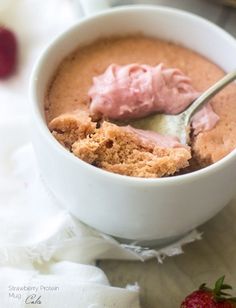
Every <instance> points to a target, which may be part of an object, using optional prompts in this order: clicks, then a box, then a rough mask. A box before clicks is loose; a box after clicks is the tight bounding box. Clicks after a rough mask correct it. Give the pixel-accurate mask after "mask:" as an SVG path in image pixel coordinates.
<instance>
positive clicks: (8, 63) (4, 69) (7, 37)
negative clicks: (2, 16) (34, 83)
mask: <svg viewBox="0 0 236 308" xmlns="http://www.w3.org/2000/svg"><path fill="white" fill-rule="evenodd" d="M16 62H17V41H16V37H15V35H14V33H13V32H12V31H11V30H9V29H7V28H5V27H2V26H0V78H7V77H9V76H10V75H11V74H13V73H14V71H15V69H16Z"/></svg>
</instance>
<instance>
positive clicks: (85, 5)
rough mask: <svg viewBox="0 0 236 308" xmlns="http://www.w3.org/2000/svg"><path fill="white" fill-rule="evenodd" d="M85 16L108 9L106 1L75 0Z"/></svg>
mask: <svg viewBox="0 0 236 308" xmlns="http://www.w3.org/2000/svg"><path fill="white" fill-rule="evenodd" d="M77 1H79V4H80V6H81V8H82V10H83V13H84V15H85V16H89V15H92V14H94V13H96V12H99V11H102V10H106V9H108V8H110V5H109V4H108V0H77Z"/></svg>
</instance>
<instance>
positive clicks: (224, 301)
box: [180, 276, 236, 308]
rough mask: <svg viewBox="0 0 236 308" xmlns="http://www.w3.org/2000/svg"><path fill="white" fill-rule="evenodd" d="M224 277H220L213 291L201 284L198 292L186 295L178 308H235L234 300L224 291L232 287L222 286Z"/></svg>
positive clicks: (235, 301) (235, 300)
mask: <svg viewBox="0 0 236 308" xmlns="http://www.w3.org/2000/svg"><path fill="white" fill-rule="evenodd" d="M224 279H225V277H224V276H223V277H220V278H219V279H218V280H217V281H216V283H215V286H214V288H213V289H210V288H208V287H206V284H205V283H204V284H202V285H201V286H200V287H199V290H197V291H194V292H193V293H191V294H190V295H188V296H187V297H186V298H185V300H184V301H183V303H182V304H181V306H180V308H235V307H236V298H234V297H231V296H230V295H229V294H228V293H226V292H225V290H230V289H232V287H231V286H230V285H228V284H224Z"/></svg>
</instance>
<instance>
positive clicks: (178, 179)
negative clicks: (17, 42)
mask: <svg viewBox="0 0 236 308" xmlns="http://www.w3.org/2000/svg"><path fill="white" fill-rule="evenodd" d="M150 10H151V11H152V12H153V11H156V12H158V13H162V12H163V13H169V14H172V15H179V16H183V17H184V18H191V19H195V20H196V22H198V23H204V24H205V25H206V26H208V27H211V28H212V29H213V30H214V31H217V32H218V34H219V35H221V36H224V37H225V39H227V40H229V41H230V43H232V44H234V45H235V47H236V40H235V38H234V37H233V36H232V35H231V34H229V33H228V32H226V31H225V30H224V29H222V28H220V27H219V26H218V25H216V24H214V23H213V22H211V21H209V20H207V19H205V18H203V17H200V16H198V15H196V14H193V13H191V12H187V11H184V10H181V9H176V8H172V7H166V6H162V5H125V6H121V7H116V8H108V9H106V10H103V11H101V12H96V13H94V14H92V15H90V16H88V17H87V16H86V17H84V18H82V19H79V20H78V21H77V22H76V23H75V24H73V25H72V26H70V27H69V28H67V29H66V30H65V31H63V32H62V33H60V34H59V35H57V36H56V37H55V38H53V39H52V40H51V41H50V42H49V43H48V44H47V46H46V48H44V50H43V51H42V53H41V54H40V56H39V57H38V59H37V61H36V63H35V65H34V67H33V70H32V73H31V76H30V85H29V96H30V109H31V112H32V113H33V115H34V117H35V119H36V122H37V125H38V127H39V129H40V130H41V132H42V133H43V135H44V138H47V141H48V143H50V144H51V146H52V147H53V148H54V150H55V151H58V153H59V154H61V155H63V156H64V158H65V159H67V160H68V159H69V160H71V161H72V162H73V163H75V164H78V165H79V164H80V166H81V167H84V168H87V170H88V171H90V170H91V172H94V174H96V175H97V176H100V175H101V176H107V177H109V178H110V179H111V180H116V181H126V182H127V183H129V184H131V185H132V184H139V185H150V184H158V185H168V184H169V185H172V184H183V182H186V181H189V180H196V179H197V178H199V177H201V176H210V175H212V174H214V173H217V172H218V171H220V170H221V169H223V168H224V167H225V166H227V165H229V164H230V163H231V160H232V159H233V158H236V148H235V149H234V150H232V151H231V152H230V153H229V154H227V155H226V156H224V157H223V158H221V159H220V160H218V161H217V162H215V163H213V164H211V165H209V166H207V167H203V168H202V169H199V170H196V171H193V172H189V173H186V174H182V175H176V176H175V175H174V176H169V177H160V178H141V177H134V176H127V175H122V174H118V173H113V172H110V171H107V170H103V169H101V168H97V167H94V166H92V165H90V164H89V163H86V162H85V161H83V160H82V159H80V158H78V157H76V156H74V155H73V154H72V153H71V152H69V151H67V150H66V149H65V148H64V147H63V146H62V145H61V144H60V143H59V142H58V141H57V140H56V139H55V138H54V137H53V136H52V134H51V132H50V130H49V129H48V126H47V124H46V122H45V121H44V119H43V117H42V115H41V112H40V107H39V100H38V99H37V81H38V72H39V71H40V68H41V65H42V64H43V62H44V60H45V58H46V57H47V55H48V53H50V52H51V49H53V47H54V45H56V44H57V43H59V42H60V41H63V40H64V39H65V38H66V37H67V36H68V35H70V33H71V32H73V31H74V30H76V29H77V28H79V27H80V26H81V25H82V24H86V23H88V22H90V21H92V20H94V19H96V18H98V17H103V16H106V15H110V14H116V13H123V12H135V11H136V12H138V11H148V12H150Z"/></svg>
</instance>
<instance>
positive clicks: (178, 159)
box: [45, 35, 236, 178]
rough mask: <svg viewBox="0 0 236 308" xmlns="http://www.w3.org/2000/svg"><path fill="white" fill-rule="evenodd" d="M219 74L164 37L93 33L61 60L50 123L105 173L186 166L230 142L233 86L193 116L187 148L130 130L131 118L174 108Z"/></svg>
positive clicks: (49, 99)
mask: <svg viewBox="0 0 236 308" xmlns="http://www.w3.org/2000/svg"><path fill="white" fill-rule="evenodd" d="M224 74H225V73H224V71H223V70H222V69H221V68H220V67H218V66H217V65H215V64H214V63H212V62H211V61H210V60H208V59H206V58H204V57H203V56H201V55H199V54H198V53H196V52H194V51H192V50H190V49H188V48H185V47H181V46H180V45H178V44H174V43H170V42H168V41H163V40H159V39H156V38H151V37H146V36H143V35H132V36H124V37H111V38H104V39H99V40H96V41H95V42H93V43H91V44H88V45H85V46H82V47H79V48H78V49H77V50H76V51H74V52H73V53H71V54H70V55H69V56H67V57H66V58H65V59H64V60H63V61H62V62H61V64H60V65H59V67H58V69H57V71H56V73H55V75H54V77H53V79H52V80H51V83H50V85H49V88H48V90H47V92H46V96H45V113H46V118H47V123H48V127H49V129H50V131H51V132H52V134H53V135H54V137H55V138H56V139H57V140H58V141H59V142H60V143H61V144H62V145H63V146H64V147H65V148H66V149H67V150H68V151H70V152H72V153H73V154H74V155H75V156H77V157H78V158H80V159H82V160H84V161H85V162H87V163H89V164H91V165H93V166H95V167H98V168H102V169H104V170H107V171H111V172H114V173H118V174H121V175H128V176H135V177H146V178H149V177H151V178H158V177H164V176H170V175H178V174H180V172H181V174H183V173H186V172H192V171H194V170H197V169H200V168H202V167H205V166H208V165H210V164H213V163H215V162H217V161H218V160H220V159H221V158H223V157H224V156H226V155H227V154H229V153H230V152H231V151H232V150H233V149H234V148H235V147H236V137H235V136H236V84H231V85H229V86H228V87H227V88H225V89H224V90H223V91H221V92H220V93H219V94H218V95H217V96H215V97H214V98H213V99H212V100H211V101H210V102H209V103H208V104H206V105H205V106H204V107H203V108H202V109H201V110H200V111H198V112H197V113H196V114H195V115H194V116H193V118H192V121H191V126H192V134H191V145H190V146H185V145H182V144H181V143H180V142H179V140H178V138H177V137H176V136H162V135H160V134H158V133H156V132H152V131H147V130H141V129H136V128H134V127H132V120H134V119H140V118H143V117H145V116H147V115H150V114H153V113H166V114H178V113H180V112H182V111H183V110H185V109H186V108H187V107H188V106H189V105H190V104H191V103H192V102H193V101H194V100H195V99H196V98H197V97H198V96H199V95H200V94H201V93H202V92H203V91H204V90H206V89H207V88H209V87H210V86H211V85H212V84H213V83H215V82H216V81H217V80H219V79H220V78H221V77H222V76H223V75H224ZM117 121H118V122H119V121H120V123H122V121H123V123H125V124H123V125H121V124H119V125H118V124H117V123H118V122H117Z"/></svg>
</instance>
